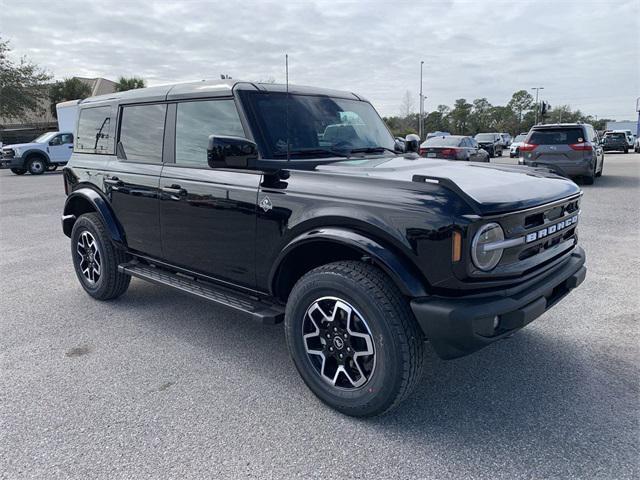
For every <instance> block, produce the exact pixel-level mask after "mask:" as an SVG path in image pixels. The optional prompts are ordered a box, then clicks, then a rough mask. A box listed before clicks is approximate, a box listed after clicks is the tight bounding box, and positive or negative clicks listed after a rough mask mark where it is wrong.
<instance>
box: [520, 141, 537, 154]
mask: <svg viewBox="0 0 640 480" xmlns="http://www.w3.org/2000/svg"><path fill="white" fill-rule="evenodd" d="M537 146H538V145H536V144H535V143H523V144H522V145H520V151H521V152H533V151H534V150H535V149H536V147H537Z"/></svg>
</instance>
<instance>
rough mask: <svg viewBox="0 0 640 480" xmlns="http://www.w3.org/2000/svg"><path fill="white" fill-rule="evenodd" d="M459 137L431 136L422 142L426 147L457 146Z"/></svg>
mask: <svg viewBox="0 0 640 480" xmlns="http://www.w3.org/2000/svg"><path fill="white" fill-rule="evenodd" d="M460 140H461V138H460V137H431V138H430V139H428V140H427V141H426V142H424V144H425V145H426V146H428V147H457V146H458V145H460Z"/></svg>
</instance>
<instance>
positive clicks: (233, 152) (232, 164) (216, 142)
mask: <svg viewBox="0 0 640 480" xmlns="http://www.w3.org/2000/svg"><path fill="white" fill-rule="evenodd" d="M257 158H258V147H257V146H256V144H255V143H253V142H252V141H251V140H249V139H246V138H243V137H231V136H223V135H211V136H210V137H209V146H208V148H207V163H208V164H209V166H210V167H211V168H225V167H227V168H247V167H250V166H251V164H252V161H253V160H256V159H257Z"/></svg>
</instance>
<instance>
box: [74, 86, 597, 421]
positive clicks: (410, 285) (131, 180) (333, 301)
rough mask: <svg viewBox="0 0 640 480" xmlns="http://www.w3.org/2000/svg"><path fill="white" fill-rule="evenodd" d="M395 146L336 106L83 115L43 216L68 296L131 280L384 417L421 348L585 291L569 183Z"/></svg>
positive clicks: (448, 350) (109, 108)
mask: <svg viewBox="0 0 640 480" xmlns="http://www.w3.org/2000/svg"><path fill="white" fill-rule="evenodd" d="M345 118H349V119H350V121H352V122H353V125H344V130H343V132H341V133H340V134H336V136H335V138H336V139H338V138H339V140H337V141H335V142H334V141H333V140H332V141H326V140H322V139H320V135H321V134H322V132H324V130H325V128H326V127H327V126H328V125H336V124H345V123H346V122H345V121H344V119H345ZM101 130H102V133H103V135H99V136H96V132H99V131H101ZM334 133H335V132H334ZM405 143H406V145H407V146H409V147H410V149H411V151H407V152H397V151H396V150H395V148H396V142H395V141H394V138H393V137H392V136H391V134H390V132H389V130H388V129H387V127H386V126H385V124H384V122H383V121H382V119H381V118H380V116H379V115H378V113H377V112H376V111H375V109H374V108H373V106H372V105H371V104H370V103H368V102H367V101H365V100H363V99H362V98H361V97H360V96H357V95H355V94H353V93H351V92H341V91H335V90H326V89H319V88H312V87H296V86H289V87H288V88H285V86H284V85H275V84H264V85H256V84H254V83H251V82H241V81H238V80H230V79H229V80H224V81H217V82H196V83H189V84H184V83H183V84H178V85H169V86H156V87H151V88H146V89H137V90H130V91H127V92H121V93H115V94H110V95H105V96H101V97H95V98H89V99H86V100H83V101H82V102H80V104H79V120H78V126H77V138H76V148H75V149H74V153H73V155H72V157H71V160H70V162H69V164H68V165H67V167H66V168H65V169H64V187H65V192H66V193H67V198H66V202H65V205H64V209H63V212H62V213H63V216H62V229H63V232H64V233H65V234H66V235H67V236H68V237H70V243H71V245H70V246H71V261H72V262H73V267H74V269H75V273H76V276H77V278H78V281H79V282H80V285H81V286H82V288H83V289H84V290H85V291H86V292H87V293H88V294H89V295H90V296H91V297H93V298H95V299H98V300H109V299H114V298H116V297H119V296H120V295H122V294H123V293H125V292H126V290H127V288H128V286H129V282H130V279H131V277H137V278H140V279H143V280H147V281H150V282H154V283H156V284H160V285H165V286H168V287H172V288H174V289H177V290H180V291H182V292H187V293H191V294H193V295H195V296H198V297H200V298H203V299H206V300H209V301H211V302H214V303H216V304H219V305H222V306H226V307H228V308H231V309H234V310H236V311H239V312H243V313H245V314H247V315H248V316H249V317H252V318H254V319H257V320H259V321H261V322H264V323H277V322H281V321H284V323H285V325H284V331H285V336H286V340H287V346H288V349H289V352H290V355H291V357H292V359H293V363H294V364H295V366H296V367H297V370H298V371H299V373H300V375H301V376H302V378H303V380H304V381H305V382H306V384H307V385H308V386H309V388H310V389H311V390H312V391H313V393H315V394H316V395H317V396H318V397H319V398H320V399H321V400H322V401H323V402H325V403H326V404H328V405H330V406H332V407H333V408H335V409H337V410H339V411H340V412H343V413H345V414H348V415H355V416H371V415H376V414H381V413H383V412H386V411H388V410H390V409H391V408H394V407H395V406H396V405H398V404H399V402H401V401H402V399H404V398H405V397H407V396H408V395H409V394H410V392H411V391H412V389H413V388H414V386H415V385H416V384H417V382H418V381H420V378H421V376H420V372H421V370H422V367H423V365H424V362H425V357H426V356H425V351H424V350H425V348H426V347H425V345H426V343H425V341H426V340H427V339H428V341H429V343H430V345H431V346H432V348H433V349H434V350H435V351H436V353H437V354H438V355H440V356H441V357H443V358H455V357H460V356H463V355H466V354H469V353H471V352H473V351H476V350H478V349H480V348H482V347H484V346H486V345H488V344H490V343H493V342H495V341H497V340H499V339H502V338H505V337H508V336H510V335H511V334H512V333H513V332H515V331H517V330H518V329H520V328H522V327H524V326H525V325H527V324H528V323H529V322H531V321H532V320H534V319H535V318H537V317H538V316H540V315H542V314H543V313H544V312H545V311H547V310H548V309H549V308H551V307H552V306H553V305H555V304H556V303H558V301H560V300H561V299H562V298H563V297H564V296H565V295H567V294H568V293H569V292H570V291H571V290H572V289H574V288H575V287H577V286H578V285H580V283H581V282H582V281H583V280H584V278H585V275H586V268H585V266H584V263H585V253H584V251H583V249H582V248H581V247H580V246H579V245H578V243H577V242H578V236H577V226H578V222H579V217H580V200H581V195H582V193H581V191H580V189H579V188H578V187H577V186H576V185H575V184H574V183H573V182H572V181H570V180H567V179H565V178H562V177H560V176H557V175H555V174H553V173H550V172H548V171H538V170H535V169H524V168H523V169H514V168H513V167H511V166H505V165H490V164H478V163H468V162H449V161H444V160H433V161H428V162H427V161H420V160H418V159H420V157H419V156H418V154H417V151H418V147H419V145H418V143H417V141H416V140H415V139H414V138H413V137H410V138H408V139H407V142H405ZM532 219H534V220H535V221H532ZM436 292H437V295H436ZM129 301H135V297H132V298H131V299H130V300H129ZM125 308H126V304H124V303H123V304H121V305H120V306H119V307H118V311H119V314H120V315H121V314H123V312H122V309H125ZM79 313H80V314H81V312H79ZM212 314H213V313H212ZM430 348H431V347H430ZM248 354H250V351H247V352H244V353H243V355H248ZM238 358H239V359H238V360H237V361H238V362H241V360H240V358H241V357H238ZM267 401H268V399H267Z"/></svg>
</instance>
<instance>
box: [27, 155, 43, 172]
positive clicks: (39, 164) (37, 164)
mask: <svg viewBox="0 0 640 480" xmlns="http://www.w3.org/2000/svg"><path fill="white" fill-rule="evenodd" d="M27 170H29V173H30V174H31V175H42V174H43V173H44V172H45V171H46V170H47V162H46V160H45V159H44V158H42V157H34V158H32V159H31V160H29V163H28V165H27Z"/></svg>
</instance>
